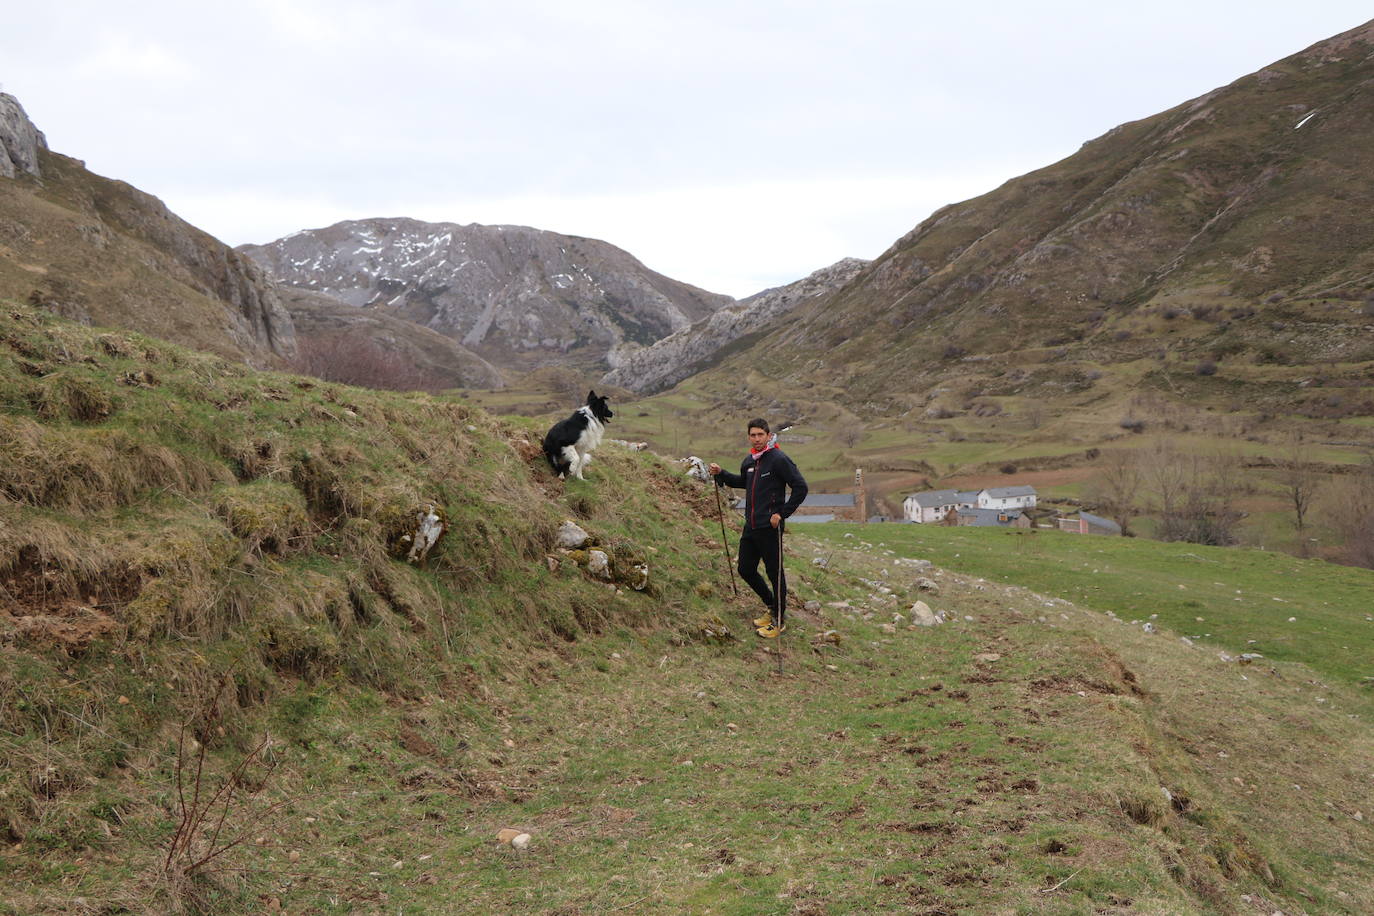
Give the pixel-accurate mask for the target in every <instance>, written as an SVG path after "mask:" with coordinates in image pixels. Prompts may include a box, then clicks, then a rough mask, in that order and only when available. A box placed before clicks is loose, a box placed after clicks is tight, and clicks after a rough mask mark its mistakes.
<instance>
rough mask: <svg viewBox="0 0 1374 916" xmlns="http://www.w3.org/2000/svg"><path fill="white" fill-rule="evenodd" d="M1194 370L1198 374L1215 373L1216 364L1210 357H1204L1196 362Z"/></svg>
mask: <svg viewBox="0 0 1374 916" xmlns="http://www.w3.org/2000/svg"><path fill="white" fill-rule="evenodd" d="M1195 371H1196V372H1197V374H1198V375H1216V374H1217V364H1216V363H1215V362H1213V361H1212V360H1210V359H1204V360H1202V361H1201V362H1199V363H1198V364H1197V366H1196V368H1195Z"/></svg>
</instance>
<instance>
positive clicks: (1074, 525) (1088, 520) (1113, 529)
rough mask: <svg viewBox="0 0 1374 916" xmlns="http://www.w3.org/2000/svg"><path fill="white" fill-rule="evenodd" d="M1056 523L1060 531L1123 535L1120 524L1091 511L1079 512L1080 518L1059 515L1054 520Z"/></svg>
mask: <svg viewBox="0 0 1374 916" xmlns="http://www.w3.org/2000/svg"><path fill="white" fill-rule="evenodd" d="M1054 524H1055V527H1057V528H1058V529H1059V530H1060V531H1067V532H1069V533H1070V534H1107V535H1112V536H1115V537H1120V536H1121V526H1120V525H1118V524H1117V523H1116V522H1114V521H1112V520H1111V519H1109V518H1103V517H1102V516H1100V515H1093V514H1092V513H1091V512H1079V513H1078V518H1064V517H1059V518H1056V519H1055V520H1054Z"/></svg>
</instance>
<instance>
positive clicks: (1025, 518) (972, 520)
mask: <svg viewBox="0 0 1374 916" xmlns="http://www.w3.org/2000/svg"><path fill="white" fill-rule="evenodd" d="M944 523H945V524H946V525H958V526H959V527H961V528H1030V527H1032V526H1031V519H1030V516H1029V515H1024V514H1023V513H1022V512H1021V510H1020V509H955V510H954V511H952V512H950V513H949V514H948V515H946V516H945V518H944Z"/></svg>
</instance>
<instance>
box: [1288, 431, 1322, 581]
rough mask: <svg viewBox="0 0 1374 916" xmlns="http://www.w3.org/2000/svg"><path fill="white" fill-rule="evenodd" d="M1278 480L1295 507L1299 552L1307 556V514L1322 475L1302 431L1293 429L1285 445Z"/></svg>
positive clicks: (1294, 516) (1290, 502)
mask: <svg viewBox="0 0 1374 916" xmlns="http://www.w3.org/2000/svg"><path fill="white" fill-rule="evenodd" d="M1278 464H1279V479H1280V480H1281V481H1282V483H1283V488H1284V492H1285V494H1286V495H1287V496H1288V502H1289V505H1291V506H1292V507H1293V521H1294V525H1295V527H1296V528H1297V531H1298V550H1299V552H1300V553H1302V555H1303V556H1306V555H1307V551H1308V542H1307V536H1306V535H1307V513H1308V511H1309V510H1311V508H1312V502H1313V500H1314V499H1315V498H1316V495H1317V485H1318V482H1319V480H1320V475H1319V474H1318V472H1317V466H1316V464H1315V462H1314V461H1313V457H1312V448H1311V444H1310V443H1309V442H1308V441H1307V440H1306V439H1305V438H1304V437H1303V434H1302V432H1301V431H1299V430H1294V431H1293V432H1292V434H1291V435H1289V437H1288V438H1287V440H1286V441H1285V442H1284V445H1283V450H1282V452H1281V453H1280V455H1279V462H1278Z"/></svg>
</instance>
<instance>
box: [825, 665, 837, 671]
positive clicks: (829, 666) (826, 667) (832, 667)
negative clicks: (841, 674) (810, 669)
mask: <svg viewBox="0 0 1374 916" xmlns="http://www.w3.org/2000/svg"><path fill="white" fill-rule="evenodd" d="M825 670H826V671H839V670H840V669H839V668H838V667H836V666H835V665H826V666H825Z"/></svg>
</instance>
